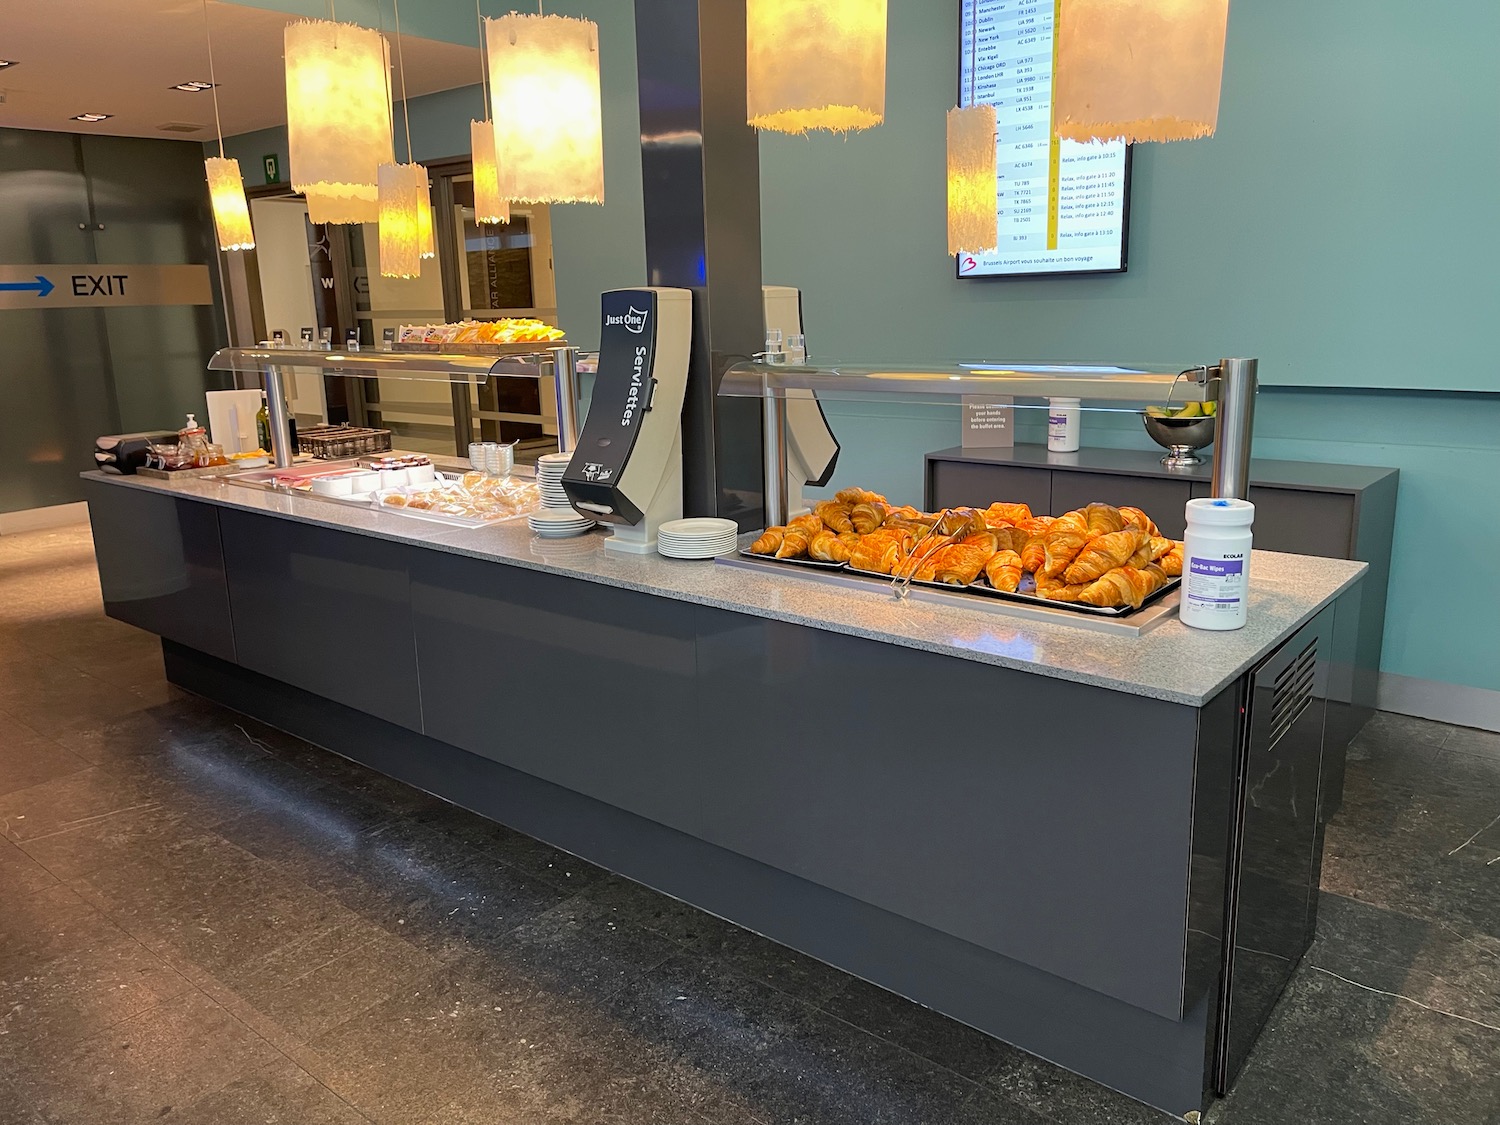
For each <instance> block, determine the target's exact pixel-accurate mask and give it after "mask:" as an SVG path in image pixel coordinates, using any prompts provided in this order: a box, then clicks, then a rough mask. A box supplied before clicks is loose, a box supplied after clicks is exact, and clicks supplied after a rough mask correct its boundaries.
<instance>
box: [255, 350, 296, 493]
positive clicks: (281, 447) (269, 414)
mask: <svg viewBox="0 0 1500 1125" xmlns="http://www.w3.org/2000/svg"><path fill="white" fill-rule="evenodd" d="M261 371H262V374H263V375H264V376H265V384H266V419H267V421H269V422H270V424H271V449H270V453H271V457H272V461H271V463H272V464H273V465H275V466H276V467H277V468H278V469H284V468H286V467H287V466H288V465H290V464H291V463H292V458H293V457H294V456H295V455H296V452H297V451H296V450H295V449H293V448H292V428H291V427H290V426H288V425H287V420H286V392H285V391H284V390H283V389H282V385H281V368H280V367H277V366H276V365H275V364H274V363H268V364H266V366H265V367H264V368H262V369H261Z"/></svg>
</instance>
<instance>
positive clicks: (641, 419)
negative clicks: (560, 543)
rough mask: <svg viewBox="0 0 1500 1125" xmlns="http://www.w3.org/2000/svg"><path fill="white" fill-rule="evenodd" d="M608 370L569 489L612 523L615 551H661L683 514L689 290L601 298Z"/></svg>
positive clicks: (568, 474) (602, 358)
mask: <svg viewBox="0 0 1500 1125" xmlns="http://www.w3.org/2000/svg"><path fill="white" fill-rule="evenodd" d="M600 306H601V315H602V317H603V324H602V328H601V331H600V334H599V369H598V373H597V374H596V375H595V376H594V391H593V395H592V396H591V397H590V400H589V412H588V419H587V420H586V421H585V422H584V425H583V432H582V433H581V434H580V435H579V438H578V445H577V447H576V448H575V449H574V451H573V459H572V460H571V461H570V462H569V463H568V468H567V470H566V471H565V472H564V473H563V478H562V485H563V490H564V491H565V492H566V493H567V494H568V499H569V500H571V501H572V503H573V506H574V507H575V508H577V509H578V510H579V511H580V512H583V513H585V514H587V515H590V516H593V517H594V518H595V519H596V520H599V521H601V522H603V523H608V524H612V525H613V527H614V534H613V535H612V536H611V537H610V538H609V539H607V540H605V543H604V546H605V548H606V549H607V550H614V551H624V552H627V553H630V554H646V553H649V552H651V551H654V550H656V529H657V528H658V527H660V526H661V525H662V524H663V523H665V522H666V521H667V520H674V519H680V518H681V517H682V403H683V398H684V396H685V395H686V394H687V374H688V358H689V355H690V354H691V349H692V337H693V295H692V293H691V292H690V291H689V290H687V289H667V288H644V289H615V290H612V291H610V292H607V293H605V294H604V295H603V298H602V300H601V302H600Z"/></svg>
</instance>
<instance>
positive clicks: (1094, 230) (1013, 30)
mask: <svg viewBox="0 0 1500 1125" xmlns="http://www.w3.org/2000/svg"><path fill="white" fill-rule="evenodd" d="M1059 4H1060V0H963V19H962V21H961V23H960V28H961V33H960V39H961V43H960V48H961V61H960V65H959V99H958V104H959V105H964V106H967V105H992V106H994V107H995V114H996V117H997V119H998V126H999V127H998V130H997V137H996V142H995V143H996V154H997V161H996V164H997V171H998V177H997V184H996V193H995V222H996V225H997V231H998V235H999V239H998V243H997V247H996V249H995V250H994V252H992V253H987V254H986V253H981V254H960V255H959V256H958V276H959V277H1000V276H1019V275H1025V274H1062V273H1102V272H1117V271H1120V270H1123V269H1125V264H1126V257H1125V251H1126V244H1127V226H1128V223H1129V218H1130V147H1129V146H1128V145H1126V144H1125V142H1123V141H1112V142H1107V143H1102V144H1079V143H1078V142H1076V141H1066V140H1061V139H1059V138H1058V137H1057V136H1056V135H1055V134H1054V133H1053V123H1052V68H1053V60H1054V58H1055V55H1054V52H1053V26H1054V23H1055V20H1056V14H1057V8H1058V6H1059Z"/></svg>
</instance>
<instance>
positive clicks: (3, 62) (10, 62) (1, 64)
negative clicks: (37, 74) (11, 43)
mask: <svg viewBox="0 0 1500 1125" xmlns="http://www.w3.org/2000/svg"><path fill="white" fill-rule="evenodd" d="M17 61H18V60H16V59H0V70H4V69H5V68H6V67H8V66H15V65H16V63H17Z"/></svg>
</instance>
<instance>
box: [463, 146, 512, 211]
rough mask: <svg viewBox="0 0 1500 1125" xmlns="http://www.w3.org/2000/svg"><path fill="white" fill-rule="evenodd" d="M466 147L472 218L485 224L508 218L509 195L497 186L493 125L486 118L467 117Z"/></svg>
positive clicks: (498, 177)
mask: <svg viewBox="0 0 1500 1125" xmlns="http://www.w3.org/2000/svg"><path fill="white" fill-rule="evenodd" d="M469 148H470V150H471V151H472V154H473V155H472V161H473V165H474V221H475V222H476V223H484V224H486V225H493V224H495V223H508V222H510V197H509V196H507V195H506V194H505V193H504V192H503V191H501V189H500V167H499V165H498V164H497V163H496V160H495V127H494V126H493V125H491V124H490V123H489V122H488V121H470V122H469Z"/></svg>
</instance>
